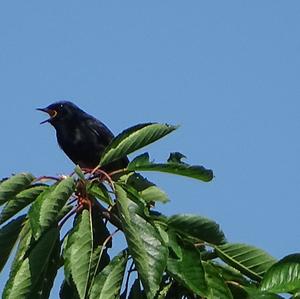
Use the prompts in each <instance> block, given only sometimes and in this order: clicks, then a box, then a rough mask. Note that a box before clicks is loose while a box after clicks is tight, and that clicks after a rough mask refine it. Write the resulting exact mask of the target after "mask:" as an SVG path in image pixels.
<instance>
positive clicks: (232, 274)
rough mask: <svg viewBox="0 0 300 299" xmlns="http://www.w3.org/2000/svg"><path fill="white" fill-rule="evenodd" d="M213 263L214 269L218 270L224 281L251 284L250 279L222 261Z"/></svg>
mask: <svg viewBox="0 0 300 299" xmlns="http://www.w3.org/2000/svg"><path fill="white" fill-rule="evenodd" d="M213 265H214V267H215V269H217V270H218V271H219V273H220V275H221V276H222V277H223V278H224V280H225V281H231V282H236V283H237V284H240V285H243V286H249V285H250V284H251V282H250V280H249V279H247V278H246V277H245V276H244V275H242V273H241V272H240V271H238V270H236V269H235V268H233V267H231V266H229V265H227V264H223V263H222V264H221V263H213Z"/></svg>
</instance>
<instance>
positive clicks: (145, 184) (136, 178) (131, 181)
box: [121, 172, 169, 203]
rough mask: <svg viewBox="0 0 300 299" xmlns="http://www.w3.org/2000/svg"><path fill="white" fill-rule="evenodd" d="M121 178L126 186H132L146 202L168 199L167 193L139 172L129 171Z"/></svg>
mask: <svg viewBox="0 0 300 299" xmlns="http://www.w3.org/2000/svg"><path fill="white" fill-rule="evenodd" d="M121 180H122V181H123V182H125V184H126V185H127V186H130V187H132V188H134V189H135V190H136V191H137V192H138V194H139V196H140V197H141V198H142V199H143V200H144V201H145V202H147V203H153V202H156V201H159V202H162V203H167V202H168V201H169V198H168V195H167V194H166V193H165V192H164V191H163V190H161V189H160V188H158V187H157V186H156V185H155V184H154V183H152V182H150V181H149V180H148V179H146V178H144V177H143V176H142V175H140V174H139V173H134V172H131V173H129V174H126V175H123V176H122V177H121Z"/></svg>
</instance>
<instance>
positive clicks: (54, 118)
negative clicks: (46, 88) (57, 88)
mask: <svg viewBox="0 0 300 299" xmlns="http://www.w3.org/2000/svg"><path fill="white" fill-rule="evenodd" d="M37 110H39V111H42V112H46V113H48V114H49V116H50V117H49V118H48V119H46V120H44V121H42V122H41V124H44V123H46V122H49V123H50V124H52V125H53V126H55V125H57V124H59V123H61V122H62V121H64V122H65V121H69V120H71V119H73V118H74V117H75V116H76V115H77V114H78V112H81V109H80V108H78V107H77V106H76V105H75V104H73V103H72V102H68V101H60V102H56V103H53V104H51V105H49V106H47V107H45V108H37Z"/></svg>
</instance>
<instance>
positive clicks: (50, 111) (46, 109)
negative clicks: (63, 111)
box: [36, 108, 57, 124]
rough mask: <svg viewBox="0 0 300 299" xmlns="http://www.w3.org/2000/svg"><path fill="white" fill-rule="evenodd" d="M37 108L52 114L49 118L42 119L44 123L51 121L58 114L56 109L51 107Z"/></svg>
mask: <svg viewBox="0 0 300 299" xmlns="http://www.w3.org/2000/svg"><path fill="white" fill-rule="evenodd" d="M36 110H38V111H42V112H46V113H48V114H49V116H50V117H49V118H48V119H46V120H44V121H42V122H41V123H40V124H44V123H47V122H49V121H50V120H51V119H53V118H54V117H55V116H56V115H57V112H56V111H55V110H52V109H49V108H37V109H36Z"/></svg>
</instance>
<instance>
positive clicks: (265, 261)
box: [215, 243, 276, 281]
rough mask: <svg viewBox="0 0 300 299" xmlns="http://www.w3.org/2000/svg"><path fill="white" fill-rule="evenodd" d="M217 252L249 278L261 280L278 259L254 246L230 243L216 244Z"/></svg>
mask: <svg viewBox="0 0 300 299" xmlns="http://www.w3.org/2000/svg"><path fill="white" fill-rule="evenodd" d="M215 250H216V253H217V254H218V256H219V257H220V258H221V259H222V260H223V261H224V262H225V263H228V264H229V265H231V266H232V267H234V268H236V269H238V270H240V271H241V273H243V274H244V275H246V276H248V277H249V278H251V279H253V280H256V281H260V280H261V279H262V276H263V275H264V274H265V272H266V271H267V270H268V269H269V268H270V267H271V266H272V265H273V264H274V263H275V262H276V260H275V259H274V258H273V257H271V256H270V255H269V254H267V253H266V252H265V251H263V250H261V249H258V248H256V247H254V246H250V245H246V244H239V243H228V244H224V245H220V246H215Z"/></svg>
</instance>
